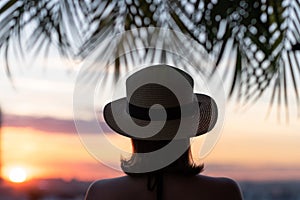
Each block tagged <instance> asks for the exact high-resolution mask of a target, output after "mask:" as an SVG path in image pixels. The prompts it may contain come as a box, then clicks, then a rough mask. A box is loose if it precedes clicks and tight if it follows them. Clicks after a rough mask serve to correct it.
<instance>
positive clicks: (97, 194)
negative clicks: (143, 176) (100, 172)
mask: <svg viewBox="0 0 300 200" xmlns="http://www.w3.org/2000/svg"><path fill="white" fill-rule="evenodd" d="M124 179H126V177H118V178H112V179H102V180H97V181H95V182H93V183H92V184H91V185H90V186H89V188H88V190H87V193H86V196H85V199H86V200H98V199H103V200H105V199H110V198H111V197H112V194H113V191H112V190H114V189H116V188H119V187H120V182H122V181H123V180H124ZM113 188H114V189H113Z"/></svg>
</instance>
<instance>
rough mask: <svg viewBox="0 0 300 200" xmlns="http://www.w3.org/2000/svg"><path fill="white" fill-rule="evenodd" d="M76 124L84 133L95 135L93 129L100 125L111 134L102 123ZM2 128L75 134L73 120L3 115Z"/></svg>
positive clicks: (82, 121) (86, 121) (85, 121)
mask: <svg viewBox="0 0 300 200" xmlns="http://www.w3.org/2000/svg"><path fill="white" fill-rule="evenodd" d="M77 123H80V125H81V126H84V127H85V132H86V133H96V131H95V128H94V127H95V125H97V124H100V126H101V128H102V129H103V131H104V132H105V133H110V132H112V130H111V129H110V128H109V127H108V126H107V125H106V123H105V122H104V121H100V120H99V121H92V120H90V121H88V120H78V121H77ZM3 127H17V128H32V129H35V130H38V131H43V132H49V133H77V130H76V127H75V122H74V120H73V119H58V118H52V117H36V116H17V115H10V114H5V115H4V116H3Z"/></svg>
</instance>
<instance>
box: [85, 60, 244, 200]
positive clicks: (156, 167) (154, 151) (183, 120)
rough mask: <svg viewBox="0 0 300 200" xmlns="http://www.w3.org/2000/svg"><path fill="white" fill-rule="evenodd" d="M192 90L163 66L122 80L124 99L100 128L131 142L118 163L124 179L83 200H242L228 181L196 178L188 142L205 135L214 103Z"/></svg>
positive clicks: (97, 187)
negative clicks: (125, 156)
mask: <svg viewBox="0 0 300 200" xmlns="http://www.w3.org/2000/svg"><path fill="white" fill-rule="evenodd" d="M167 77H169V78H170V79H168V78H167ZM149 78H150V79H151V80H152V81H154V82H152V81H150V83H149ZM158 83H159V84H158ZM161 83H165V84H166V85H161ZM168 84H169V85H168ZM193 84H194V81H193V79H192V77H191V76H190V75H189V74H187V73H186V72H184V71H182V70H180V69H178V68H174V67H171V66H168V65H159V66H150V67H147V68H144V69H142V70H140V71H138V72H136V73H135V74H133V75H131V76H130V77H128V79H127V81H126V92H127V97H124V98H121V99H118V100H116V101H113V102H110V103H108V104H107V105H106V106H105V108H104V110H103V115H104V119H105V121H106V123H107V124H108V125H109V126H110V127H111V128H112V129H113V130H114V131H115V132H117V133H119V134H121V135H123V136H125V137H129V138H131V142H132V151H133V154H132V155H131V157H130V158H129V159H128V160H125V159H122V160H121V168H122V170H123V171H124V172H125V173H126V174H127V175H128V176H125V177H120V178H115V179H107V180H101V181H96V182H95V183H93V184H92V186H91V187H90V189H89V191H88V193H87V196H86V199H87V200H100V199H101V200H116V199H118V200H119V199H122V200H127V199H128V200H133V199H143V200H177V199H185V200H194V199H201V200H211V199H213V200H218V199H229V200H240V199H242V197H241V194H240V190H239V188H238V186H237V184H236V183H235V182H234V181H233V180H231V179H226V178H213V177H206V176H201V175H199V173H201V171H202V170H203V165H197V164H195V163H194V161H193V158H192V153H191V147H190V145H191V144H190V139H191V138H193V137H197V136H200V135H203V134H206V133H208V132H209V131H210V130H212V129H213V127H214V126H215V124H216V121H217V118H218V107H217V105H216V102H215V101H214V100H213V99H212V98H211V97H210V96H207V95H205V94H198V93H193V86H194V85H193ZM169 88H173V89H174V90H175V91H171V90H170V89H169ZM175 94H179V95H180V98H179V97H177V96H176V95H175ZM178 99H181V101H182V102H183V103H182V102H179V101H178ZM157 104H158V105H161V107H159V106H158V107H155V106H154V107H153V105H157ZM162 107H163V108H162ZM150 111H151V112H150ZM163 113H164V114H165V115H166V116H164V117H163ZM150 115H151V116H150Z"/></svg>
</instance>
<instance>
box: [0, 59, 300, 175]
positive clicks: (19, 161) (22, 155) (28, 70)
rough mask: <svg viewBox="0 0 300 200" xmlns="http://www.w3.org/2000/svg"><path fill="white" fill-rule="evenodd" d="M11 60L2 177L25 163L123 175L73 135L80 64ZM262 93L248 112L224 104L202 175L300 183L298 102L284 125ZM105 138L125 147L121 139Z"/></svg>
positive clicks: (48, 170)
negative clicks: (221, 122)
mask: <svg viewBox="0 0 300 200" xmlns="http://www.w3.org/2000/svg"><path fill="white" fill-rule="evenodd" d="M12 64H13V67H12V71H13V72H12V74H13V77H12V78H13V80H12V81H10V80H9V79H8V78H7V76H6V74H5V71H4V67H0V70H1V72H0V87H1V90H0V105H1V107H2V109H3V112H4V125H3V129H2V139H1V141H2V152H3V165H4V166H3V174H4V176H5V177H7V176H8V171H9V170H10V168H12V167H15V166H19V167H23V168H25V169H26V170H27V173H28V176H29V178H64V179H72V178H77V179H81V180H95V179H99V178H106V177H113V176H118V175H120V174H122V173H121V172H119V171H116V170H112V169H110V168H109V167H105V166H104V165H103V164H101V163H100V162H99V161H98V160H97V159H95V158H94V157H93V156H92V155H91V154H90V153H89V152H88V150H87V149H86V148H85V147H84V145H83V144H82V143H81V141H80V138H79V136H78V134H77V133H76V129H75V127H74V122H73V88H74V82H75V79H76V74H77V72H78V68H79V66H70V64H69V63H67V62H63V61H61V59H59V58H58V57H56V56H52V57H49V60H48V63H47V66H45V63H44V61H43V60H42V59H37V60H36V61H35V62H34V63H31V62H29V61H27V62H17V61H13V63H12ZM2 65H3V62H1V66H2ZM13 85H14V87H15V88H14V87H13ZM267 97H269V96H268V94H267V95H266V97H264V98H262V99H261V100H260V101H259V102H258V103H257V104H255V105H254V106H253V107H251V108H250V109H247V110H246V111H244V110H237V109H236V106H235V101H230V102H229V103H227V104H226V116H225V120H224V126H223V129H222V135H221V138H220V139H219V142H218V143H217V145H216V146H215V148H214V149H213V150H212V151H211V153H210V154H209V155H208V156H206V157H205V158H204V159H203V160H201V161H203V162H204V163H205V171H204V173H205V174H208V175H215V176H230V177H232V178H235V179H237V180H266V179H268V180H270V179H271V180H275V179H276V180H277V179H280V180H282V179H284V180H291V179H298V180H300V159H299V158H300V123H299V119H297V113H296V111H295V110H296V105H295V103H293V102H291V104H290V120H289V123H288V124H287V123H286V122H285V120H281V122H280V123H279V121H278V120H277V113H276V112H277V110H276V107H275V109H273V110H272V113H271V116H270V117H269V118H268V119H265V117H266V113H267V107H268V105H269V99H268V98H267ZM284 114H285V113H284V112H282V113H281V116H284ZM90 137H93V134H91V135H90ZM109 137H110V139H111V140H112V141H114V142H115V143H120V144H122V145H125V146H126V145H128V143H127V140H126V139H124V138H122V137H121V136H117V135H114V134H109ZM99 148H100V149H101V146H99ZM114 164H115V165H118V163H114Z"/></svg>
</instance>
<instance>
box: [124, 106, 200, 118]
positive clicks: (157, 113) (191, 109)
mask: <svg viewBox="0 0 300 200" xmlns="http://www.w3.org/2000/svg"><path fill="white" fill-rule="evenodd" d="M127 105H128V106H127V108H126V111H127V113H128V114H129V115H130V116H131V117H134V118H136V119H141V120H146V121H151V120H154V121H162V120H165V118H164V117H163V116H162V115H161V113H162V112H163V110H164V111H165V112H166V113H167V120H174V119H180V118H181V117H187V116H192V115H194V114H195V106H196V105H195V104H194V103H191V104H186V105H183V106H176V107H169V108H164V109H155V108H153V109H151V113H152V114H153V118H150V116H149V111H150V108H145V107H140V106H136V105H133V104H131V103H127ZM181 111H183V113H181Z"/></svg>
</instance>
